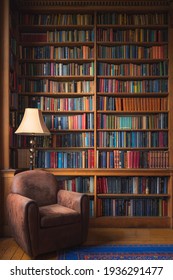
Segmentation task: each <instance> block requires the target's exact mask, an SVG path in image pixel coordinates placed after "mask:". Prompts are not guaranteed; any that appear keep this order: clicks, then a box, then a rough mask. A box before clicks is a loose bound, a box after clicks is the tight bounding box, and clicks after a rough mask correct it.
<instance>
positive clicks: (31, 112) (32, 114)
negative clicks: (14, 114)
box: [15, 108, 50, 136]
mask: <svg viewBox="0 0 173 280" xmlns="http://www.w3.org/2000/svg"><path fill="white" fill-rule="evenodd" d="M15 133H16V134H21V135H22V134H23V135H42V136H43V135H50V132H49V130H48V128H47V126H46V124H45V123H44V119H43V115H42V112H41V110H39V109H37V108H26V109H25V113H24V116H23V119H22V121H21V123H20V125H19V127H18V129H17V130H16V131H15Z"/></svg>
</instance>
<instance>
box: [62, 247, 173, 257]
mask: <svg viewBox="0 0 173 280" xmlns="http://www.w3.org/2000/svg"><path fill="white" fill-rule="evenodd" d="M57 259H58V260H173V244H171V245H100V246H79V247H75V248H73V249H69V250H64V251H61V252H59V253H58V256H57Z"/></svg>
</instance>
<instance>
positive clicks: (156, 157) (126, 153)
mask: <svg viewBox="0 0 173 280" xmlns="http://www.w3.org/2000/svg"><path fill="white" fill-rule="evenodd" d="M105 149H106V148H105ZM97 167H98V168H168V167H169V158H168V151H166V150H163V151H162V150H160V151H158V150H146V151H145V150H113V151H112V150H111V151H108V150H104V151H103V150H98V151H97Z"/></svg>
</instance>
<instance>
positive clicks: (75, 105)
mask: <svg viewBox="0 0 173 280" xmlns="http://www.w3.org/2000/svg"><path fill="white" fill-rule="evenodd" d="M25 107H26V103H25ZM37 108H39V109H41V110H42V111H60V112H62V111H92V110H93V97H92V96H83V97H74V98H71V97H69V98H51V97H46V96H41V97H38V98H37Z"/></svg>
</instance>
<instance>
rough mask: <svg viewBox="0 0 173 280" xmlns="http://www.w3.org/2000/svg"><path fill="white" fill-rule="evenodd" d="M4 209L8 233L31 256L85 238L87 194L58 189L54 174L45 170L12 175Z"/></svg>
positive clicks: (87, 206)
mask: <svg viewBox="0 0 173 280" xmlns="http://www.w3.org/2000/svg"><path fill="white" fill-rule="evenodd" d="M7 211H8V218H9V225H10V227H11V234H12V236H13V237H14V238H15V240H16V242H17V243H18V244H19V245H20V246H21V247H22V248H23V250H24V251H25V252H26V253H27V254H28V255H30V256H31V257H33V258H35V257H36V256H38V255H40V254H43V253H47V252H51V251H56V250H60V249H64V248H67V247H72V246H75V245H79V244H81V243H83V242H84V241H85V240H86V238H87V232H88V222H89V197H88V196H87V195H86V194H81V193H77V192H71V191H67V190H63V189H59V187H58V181H57V180H56V177H55V176H54V175H53V174H51V173H48V172H46V171H42V170H28V171H24V172H21V173H18V174H17V175H15V176H14V179H13V183H12V187H11V192H10V194H9V195H8V197H7Z"/></svg>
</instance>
